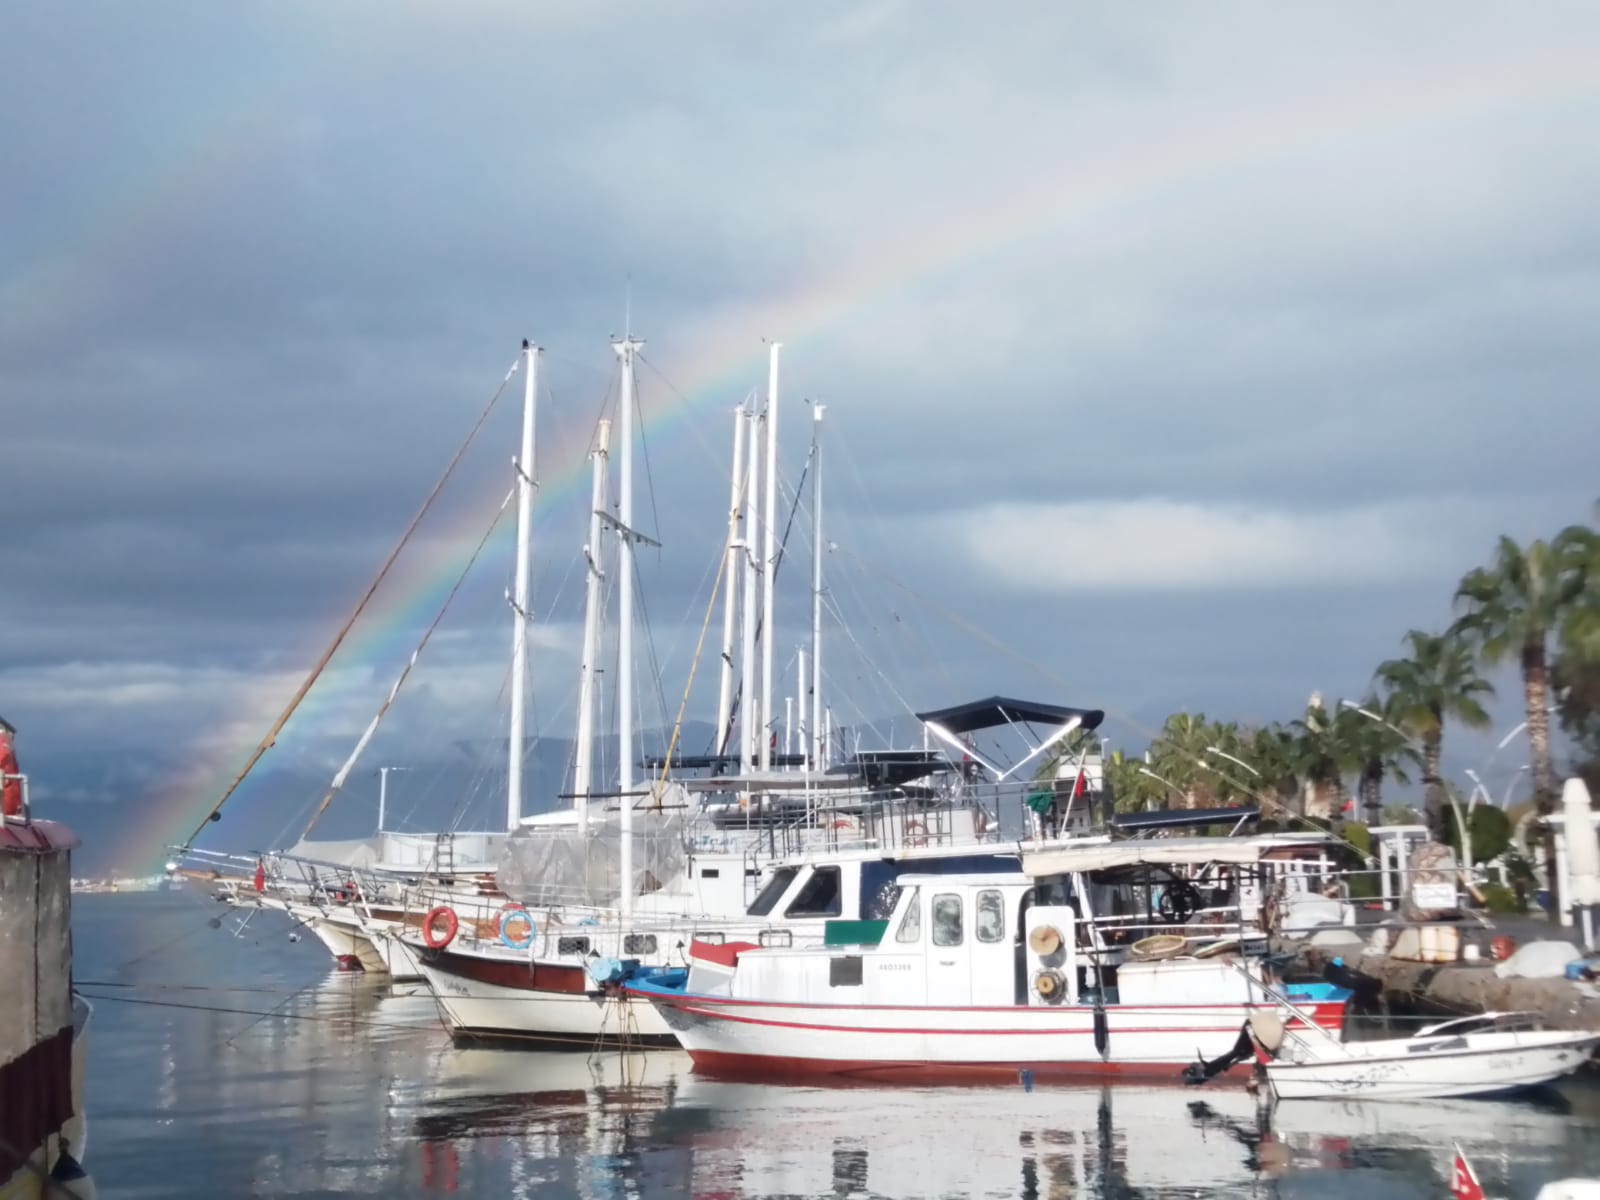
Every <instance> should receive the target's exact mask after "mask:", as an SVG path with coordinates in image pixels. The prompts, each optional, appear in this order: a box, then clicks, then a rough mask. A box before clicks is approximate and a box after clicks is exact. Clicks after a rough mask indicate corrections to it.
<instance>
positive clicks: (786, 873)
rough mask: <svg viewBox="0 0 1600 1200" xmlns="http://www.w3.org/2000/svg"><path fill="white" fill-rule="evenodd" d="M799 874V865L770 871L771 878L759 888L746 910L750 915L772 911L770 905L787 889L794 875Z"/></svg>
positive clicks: (756, 915) (759, 914) (759, 915)
mask: <svg viewBox="0 0 1600 1200" xmlns="http://www.w3.org/2000/svg"><path fill="white" fill-rule="evenodd" d="M798 874H800V868H799V867H779V868H778V869H777V870H776V871H774V872H773V873H772V878H771V879H769V880H767V886H766V887H764V888H762V889H761V894H760V895H758V896H757V897H756V899H755V903H753V904H752V905H751V906H750V907H749V908H748V909H747V910H746V911H747V912H748V913H749V915H750V916H752V917H764V916H766V915H767V914H768V913H769V912H771V911H772V906H773V905H774V904H776V903H777V902H778V898H779V897H780V896H782V895H783V894H784V893H785V892H787V891H788V890H789V885H790V884H791V883H793V882H794V877H795V876H796V875H798Z"/></svg>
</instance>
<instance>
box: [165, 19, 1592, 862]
mask: <svg viewBox="0 0 1600 1200" xmlns="http://www.w3.org/2000/svg"><path fill="white" fill-rule="evenodd" d="M1404 86H1405V89H1406V90H1405V94H1404V95H1403V96H1398V97H1397V96H1395V95H1393V94H1391V93H1386V92H1385V90H1384V89H1383V88H1381V87H1371V88H1368V89H1366V90H1365V91H1363V92H1360V93H1339V94H1330V95H1328V96H1325V97H1322V98H1321V99H1320V101H1317V102H1313V103H1310V104H1307V105H1304V106H1302V107H1300V108H1298V109H1293V108H1284V107H1280V108H1262V107H1258V108H1255V109H1252V110H1251V111H1249V112H1247V113H1244V114H1242V115H1241V116H1240V117H1239V119H1238V120H1236V121H1232V122H1228V123H1226V125H1225V127H1221V128H1218V129H1215V130H1214V131H1212V133H1211V135H1210V136H1194V135H1193V134H1192V133H1191V132H1189V131H1185V132H1184V133H1183V134H1182V135H1181V136H1180V135H1174V136H1171V137H1169V138H1168V139H1167V140H1164V141H1155V142H1152V143H1149V144H1143V145H1138V146H1130V147H1127V148H1126V152H1124V153H1119V154H1117V155H1114V156H1107V157H1102V158H1100V159H1099V160H1094V161H1086V162H1074V163H1069V164H1065V165H1062V166H1052V167H1050V168H1048V169H1044V170H1041V171H1039V172H1038V173H1037V174H1036V175H1033V176H1031V177H1029V178H1026V179H1023V180H1020V181H1011V182H1009V183H1005V184H997V185H996V186H995V187H994V188H993V189H992V197H993V198H992V199H990V200H988V201H985V202H984V203H981V204H977V205H972V206H968V207H964V208H960V209H957V210H953V211H950V212H948V213H947V214H945V216H944V217H943V219H941V220H939V221H937V222H934V223H932V224H928V225H925V226H923V227H921V228H917V229H912V230H908V231H906V232H905V233H904V234H902V235H901V236H898V237H894V238H891V239H887V240H885V241H883V242H881V243H879V244H877V245H876V246H875V247H874V250H873V251H872V252H870V253H867V254H865V255H863V256H861V257H859V258H857V259H854V260H852V262H851V264H850V265H849V266H848V267H847V268H846V269H843V270H841V271H839V272H837V273H835V274H831V275H827V276H825V277H822V278H819V279H817V280H815V281H813V282H812V283H810V284H809V285H806V286H802V287H798V288H795V289H793V290H791V291H789V292H787V293H785V294H783V295H782V296H779V297H777V298H775V299H774V300H772V301H771V302H770V303H767V304H765V305H758V306H741V307H739V308H738V309H736V310H735V309H731V308H730V309H727V310H722V311H715V312H712V313H710V314H709V315H708V316H707V317H706V318H705V319H704V320H701V321H699V322H698V323H693V324H691V326H690V327H689V329H688V330H687V331H686V336H684V337H683V338H682V339H681V341H682V344H689V345H693V346H696V347H699V350H698V352H697V353H696V354H694V355H690V356H685V357H677V358H674V357H673V356H671V355H670V354H667V355H666V356H664V357H662V358H661V359H660V360H659V361H660V362H661V363H662V364H663V373H664V374H665V375H666V376H667V378H669V379H671V380H672V381H673V382H674V384H675V385H676V386H675V389H674V390H665V389H661V388H659V387H657V388H655V389H654V393H653V395H652V396H651V397H650V398H651V401H652V403H651V404H650V405H649V407H648V408H646V409H645V410H644V424H645V428H646V432H647V433H648V434H649V435H650V436H651V438H652V445H654V446H660V445H661V444H662V441H663V437H664V435H667V434H670V433H671V432H672V431H673V430H675V429H680V428H690V427H691V426H692V422H693V420H694V418H696V417H697V416H700V415H703V414H707V413H711V412H715V413H718V414H722V413H726V412H727V411H728V410H729V409H731V407H732V406H733V405H734V404H735V403H737V402H738V400H739V399H740V398H741V397H743V396H744V395H746V394H748V393H749V392H750V391H751V390H752V388H754V387H757V386H759V384H760V383H761V381H762V380H763V378H764V375H763V367H764V362H765V356H766V351H765V348H764V346H763V344H762V337H763V335H766V334H770V335H771V336H773V337H775V338H781V339H782V340H784V341H785V342H787V343H788V344H789V346H790V347H791V352H792V351H795V350H802V351H810V350H814V349H816V348H817V347H818V346H819V345H821V344H824V343H826V342H828V341H830V340H834V339H835V338H836V337H837V335H838V334H839V332H840V331H841V330H842V329H860V328H866V329H870V326H871V322H872V321H873V320H874V319H875V318H880V317H881V316H882V314H883V313H884V312H885V311H890V310H893V309H894V308H895V307H896V306H902V307H903V306H911V305H916V304H918V303H922V302H925V301H926V299H927V298H929V297H930V296H931V295H935V294H937V293H938V292H939V291H941V290H942V289H945V288H947V287H949V286H951V285H954V284H957V283H960V282H961V281H962V280H963V279H964V278H965V277H967V276H969V275H970V274H972V273H973V272H974V271H975V270H981V269H987V268H991V267H993V266H994V265H995V264H996V263H999V262H1003V261H1005V260H1006V259H1009V258H1012V257H1014V256H1019V255H1021V254H1024V253H1028V252H1035V251H1038V250H1040V249H1045V250H1049V249H1053V248H1055V246H1056V245H1059V244H1062V243H1066V242H1070V241H1072V240H1073V239H1078V240H1080V241H1081V240H1083V239H1085V238H1087V237H1090V236H1094V237H1098V238H1104V239H1108V240H1109V239H1114V238H1115V237H1116V235H1117V234H1118V232H1119V226H1118V224H1117V222H1118V221H1119V220H1121V221H1124V222H1127V223H1130V224H1131V223H1134V222H1138V221H1142V220H1146V219H1148V216H1149V213H1150V212H1151V211H1152V210H1153V209H1156V208H1158V207H1159V206H1160V205H1162V204H1163V203H1168V202H1171V201H1173V200H1175V199H1178V200H1181V199H1182V198H1184V197H1185V196H1186V195H1192V194H1193V193H1195V192H1204V191H1207V190H1219V189H1226V188H1227V187H1229V186H1230V185H1231V184H1233V183H1235V182H1237V181H1238V180H1239V179H1240V178H1241V177H1244V176H1246V175H1248V174H1249V173H1251V172H1256V173H1259V172H1262V171H1265V170H1270V169H1274V168H1279V169H1285V168H1292V167H1293V166H1294V165H1295V164H1296V162H1298V161H1312V162H1314V161H1316V159H1317V156H1319V155H1321V154H1324V153H1327V152H1336V151H1340V150H1344V151H1349V150H1353V149H1360V148H1362V147H1364V146H1368V145H1377V144H1381V143H1383V142H1385V141H1387V140H1389V139H1393V138H1396V137H1399V136H1403V137H1409V138H1415V137H1416V136H1418V135H1419V134H1427V133H1429V132H1433V131H1437V130H1443V129H1446V128H1448V127H1449V126H1450V125H1451V124H1452V123H1459V122H1463V121H1469V120H1473V119H1480V118H1485V117H1512V118H1518V117H1525V116H1535V115H1540V114H1542V113H1543V111H1544V110H1545V109H1546V108H1547V107H1548V106H1549V105H1552V104H1557V103H1562V102H1578V101H1593V100H1594V99H1596V98H1600V64H1597V63H1596V62H1595V61H1594V59H1593V57H1592V56H1591V55H1587V54H1584V53H1580V52H1573V51H1568V50H1565V49H1563V50H1561V51H1558V52H1553V53H1546V54H1541V55H1536V56H1526V57H1524V58H1523V59H1522V60H1521V61H1519V62H1507V61H1496V62H1485V63H1472V64H1467V65H1466V66H1465V67H1463V68H1461V69H1459V70H1458V71H1457V72H1456V73H1455V74H1452V75H1446V76H1434V77H1422V76H1419V77H1418V78H1417V79H1415V80H1410V81H1407V82H1406V84H1405V85H1404ZM1040 153H1041V155H1044V156H1048V154H1049V148H1048V147H1041V150H1040ZM654 352H655V350H654V348H651V347H647V351H646V353H647V355H653V354H654ZM652 361H658V360H657V359H655V358H652ZM645 385H646V380H645V377H644V376H643V375H641V390H643V389H644V387H645ZM718 424H719V425H720V424H722V422H721V421H720V419H719V422H718ZM725 434H726V430H725V429H721V428H718V429H711V430H710V436H712V437H713V438H715V439H717V441H718V442H719V444H720V441H721V440H723V439H724V435H725ZM540 439H541V444H540V448H539V453H538V458H539V462H540V464H541V466H540V471H539V474H540V495H539V503H540V505H541V506H542V508H543V511H544V517H543V518H542V519H550V518H551V517H552V516H553V515H554V514H556V513H559V512H560V511H561V509H562V507H563V506H565V505H567V504H570V503H572V502H573V501H575V500H576V499H577V498H578V497H579V496H580V495H581V496H582V497H583V498H584V499H585V500H586V498H587V490H586V489H587V479H588V475H587V453H588V449H589V447H588V446H587V445H581V444H580V443H581V442H582V440H583V439H582V437H581V436H578V434H577V433H576V432H569V433H568V434H566V435H565V436H563V437H561V438H558V439H557V440H556V443H555V444H552V443H551V441H550V440H549V439H548V438H547V437H546V434H545V432H544V430H543V429H541V432H540ZM503 482H504V481H503V480H497V481H496V485H495V486H496V488H497V489H500V488H503ZM580 485H582V486H581V487H580ZM499 494H501V492H500V491H497V492H496V499H498V495H499ZM487 511H489V510H488V509H487V508H482V509H476V510H475V511H474V512H473V514H472V524H471V528H470V529H469V528H467V527H463V528H462V529H461V530H458V531H457V533H458V534H459V536H447V537H445V538H442V539H436V540H437V541H439V542H441V543H442V544H443V545H444V547H445V549H444V550H443V551H442V552H440V553H439V554H438V555H437V557H436V559H435V560H434V561H431V562H429V563H426V564H424V565H423V567H422V568H421V569H419V570H416V571H414V572H413V574H412V576H411V578H410V580H409V581H408V582H407V583H406V585H405V586H403V587H398V588H395V589H393V591H394V594H393V595H392V596H391V597H390V598H389V599H387V600H386V601H384V602H383V603H382V606H381V607H380V609H379V610H378V611H377V612H375V613H373V614H372V615H371V617H370V623H369V628H368V631H367V632H366V633H364V634H362V635H361V636H360V637H359V638H358V639H353V640H352V641H351V642H350V643H348V644H347V646H346V647H345V648H344V650H343V651H342V652H341V655H340V660H341V661H344V662H349V661H352V660H353V661H356V662H362V661H369V660H374V659H377V660H388V659H391V658H393V657H394V652H395V650H396V647H397V646H399V645H400V644H401V641H402V640H403V639H414V636H415V632H416V631H417V629H418V628H419V626H420V625H422V624H424V623H425V620H426V617H427V616H431V613H432V611H433V610H434V609H436V608H437V606H438V604H439V603H440V601H441V599H442V597H443V595H444V593H445V592H446V590H447V589H448V588H449V586H450V583H451V582H452V581H453V580H454V578H455V577H456V575H457V574H458V573H459V572H460V570H461V569H462V566H463V565H464V562H465V557H466V555H467V554H469V553H470V550H471V547H472V545H473V544H474V543H475V541H476V539H477V537H478V536H479V535H480V534H481V531H482V517H481V515H480V513H486V512H487ZM498 536H499V537H500V538H501V539H502V540H507V539H509V536H510V534H509V523H507V526H506V528H505V529H503V530H502V532H501V533H500V534H499V535H498ZM329 627H330V628H331V627H332V622H330V626H329ZM405 648H406V649H409V641H406V644H405ZM313 694H314V693H313ZM279 703H281V700H280V701H279ZM269 707H270V706H269ZM314 714H315V710H314V709H313V710H311V712H310V714H309V715H308V716H307V717H306V718H301V717H299V716H297V718H296V721H295V723H294V724H302V725H303V724H305V723H308V722H309V721H310V720H311V719H314ZM292 727H293V725H291V728H292ZM287 732H288V731H286V735H287ZM249 740H250V741H253V740H254V738H250V739H249ZM247 748H248V747H247V746H246V745H245V743H244V742H239V743H237V744H233V745H228V746H217V747H215V748H214V750H213V752H212V755H211V757H210V758H209V759H208V760H204V761H197V762H196V763H195V764H194V765H193V767H192V768H191V769H188V770H186V771H185V772H184V774H183V777H182V778H181V779H178V780H172V781H167V783H166V784H165V785H164V787H163V789H162V792H161V794H160V795H158V796H151V797H147V800H146V804H147V805H148V807H149V811H148V814H147V815H145V816H142V817H141V818H140V826H141V828H142V829H143V830H145V831H146V833H145V834H144V835H143V837H142V844H141V845H138V846H136V850H137V853H138V854H140V855H142V856H143V861H151V860H158V859H159V857H160V856H161V855H162V854H163V853H164V847H165V845H166V844H167V843H168V842H170V841H172V840H173V839H175V838H179V837H182V836H184V835H185V834H186V833H187V831H188V829H189V828H191V827H192V824H193V822H195V821H197V820H198V819H200V817H201V816H202V815H203V814H204V813H205V811H206V810H207V808H209V806H210V805H211V804H212V803H214V801H215V797H216V796H217V795H218V794H219V792H220V789H221V787H222V786H223V785H224V783H225V781H226V778H227V777H228V771H227V770H226V767H227V765H228V764H229V763H230V762H233V761H238V760H240V759H242V756H243V753H244V751H245V750H246V749H247ZM248 788H249V785H248V783H247V784H246V786H245V788H244V789H241V791H244V790H248ZM232 803H233V804H234V805H240V804H243V803H247V801H246V800H245V799H244V797H242V796H236V797H235V799H234V800H233V801H232Z"/></svg>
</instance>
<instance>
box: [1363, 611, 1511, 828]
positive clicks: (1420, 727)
mask: <svg viewBox="0 0 1600 1200" xmlns="http://www.w3.org/2000/svg"><path fill="white" fill-rule="evenodd" d="M1405 644H1406V647H1407V648H1408V649H1409V650H1410V654H1409V655H1408V656H1407V657H1405V658H1391V659H1389V660H1388V661H1387V662H1384V663H1381V664H1379V666H1378V671H1377V680H1378V683H1379V685H1380V686H1381V687H1382V688H1383V691H1384V699H1383V709H1382V710H1374V711H1383V712H1386V713H1392V714H1393V716H1392V717H1390V718H1389V719H1391V720H1393V721H1394V723H1395V724H1396V725H1399V726H1400V727H1402V728H1404V729H1408V730H1410V731H1412V732H1413V733H1415V734H1416V737H1417V739H1418V741H1420V742H1421V743H1422V783H1423V787H1424V788H1425V789H1426V800H1425V801H1424V809H1425V811H1426V812H1427V815H1428V828H1429V829H1430V830H1432V831H1433V836H1434V837H1436V838H1439V837H1443V836H1444V804H1445V796H1444V788H1443V780H1441V779H1440V777H1439V759H1440V756H1441V755H1442V753H1443V749H1444V723H1445V721H1447V720H1455V721H1459V722H1460V723H1461V724H1463V725H1465V726H1467V728H1469V729H1483V728H1485V727H1486V726H1487V725H1488V724H1489V714H1488V713H1487V712H1485V711H1484V709H1483V705H1482V704H1481V703H1480V702H1479V699H1478V698H1479V697H1480V696H1482V697H1488V696H1492V695H1494V685H1493V684H1491V683H1490V682H1489V681H1488V680H1487V679H1485V678H1483V676H1482V675H1480V674H1479V673H1478V664H1477V662H1476V661H1475V660H1474V659H1473V656H1472V647H1471V646H1470V645H1469V644H1468V643H1467V641H1466V640H1465V639H1464V638H1462V637H1461V636H1459V635H1458V634H1456V633H1455V632H1451V633H1445V634H1432V633H1424V632H1423V631H1422V630H1420V629H1413V630H1411V631H1410V632H1409V633H1407V634H1406V636H1405Z"/></svg>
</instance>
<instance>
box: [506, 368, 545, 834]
mask: <svg viewBox="0 0 1600 1200" xmlns="http://www.w3.org/2000/svg"><path fill="white" fill-rule="evenodd" d="M522 354H523V358H524V359H525V363H524V365H525V367H526V370H525V371H524V372H523V389H522V451H521V453H520V454H519V455H518V457H517V462H516V471H517V573H516V579H515V581H514V582H513V584H512V594H511V620H512V626H511V730H510V739H509V741H510V744H509V745H508V746H507V758H506V828H507V829H510V830H514V829H516V827H517V825H518V823H519V822H521V820H522V749H523V747H522V741H523V727H524V723H525V721H526V717H525V705H526V703H527V690H528V575H529V565H530V564H529V561H528V558H529V555H528V535H529V533H530V532H531V530H532V525H533V428H534V407H535V405H536V404H537V403H538V393H539V347H537V346H535V345H532V344H531V343H529V342H523V343H522Z"/></svg>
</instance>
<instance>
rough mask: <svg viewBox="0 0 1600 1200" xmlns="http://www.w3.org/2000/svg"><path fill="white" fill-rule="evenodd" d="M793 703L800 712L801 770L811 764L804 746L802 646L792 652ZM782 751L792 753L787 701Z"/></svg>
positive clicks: (804, 667)
mask: <svg viewBox="0 0 1600 1200" xmlns="http://www.w3.org/2000/svg"><path fill="white" fill-rule="evenodd" d="M794 703H795V705H796V706H797V707H798V708H799V710H800V730H799V733H800V760H801V768H802V769H804V768H805V767H807V766H809V765H810V763H811V748H810V747H809V746H808V745H807V744H806V651H805V647H804V646H800V647H797V648H796V649H795V652H794ZM783 726H784V728H783V749H784V753H786V754H793V753H794V744H793V740H792V734H793V733H794V732H795V731H794V727H793V726H792V725H791V724H790V722H789V701H788V700H787V699H785V700H784V702H783Z"/></svg>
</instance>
